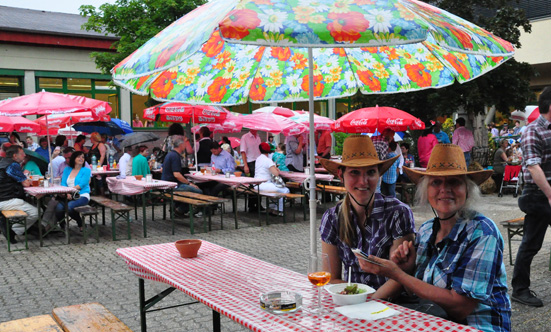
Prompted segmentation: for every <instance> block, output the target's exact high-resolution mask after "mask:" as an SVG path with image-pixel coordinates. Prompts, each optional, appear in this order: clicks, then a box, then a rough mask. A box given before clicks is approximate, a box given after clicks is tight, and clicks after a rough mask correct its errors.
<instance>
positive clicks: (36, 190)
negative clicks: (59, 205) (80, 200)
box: [24, 185, 77, 247]
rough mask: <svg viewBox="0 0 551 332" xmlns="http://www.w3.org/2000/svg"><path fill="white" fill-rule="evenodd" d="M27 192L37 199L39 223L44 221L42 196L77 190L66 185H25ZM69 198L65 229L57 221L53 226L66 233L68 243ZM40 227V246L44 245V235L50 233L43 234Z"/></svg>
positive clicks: (66, 203) (66, 208)
mask: <svg viewBox="0 0 551 332" xmlns="http://www.w3.org/2000/svg"><path fill="white" fill-rule="evenodd" d="M24 190H25V193H26V194H27V195H30V196H33V197H35V198H36V199H37V203H36V209H37V210H38V218H39V220H38V222H39V225H40V224H41V223H42V217H41V216H42V213H40V210H41V207H42V198H43V197H44V196H45V195H49V196H52V195H62V194H72V193H75V192H76V191H77V190H76V189H75V188H71V187H65V186H58V185H55V186H51V187H24ZM67 205H68V200H67V197H65V220H66V222H65V230H63V229H61V228H59V226H58V224H57V223H56V225H55V227H53V228H52V230H53V229H55V228H57V229H61V230H62V231H63V232H64V233H65V239H66V240H67V244H69V211H68V210H69V208H68V206H67ZM38 229H39V233H38V234H39V237H40V246H41V247H42V246H43V237H44V236H45V235H46V234H48V233H49V231H48V232H46V234H42V227H40V226H39V227H38Z"/></svg>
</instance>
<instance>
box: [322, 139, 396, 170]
mask: <svg viewBox="0 0 551 332" xmlns="http://www.w3.org/2000/svg"><path fill="white" fill-rule="evenodd" d="M399 157H400V156H395V157H392V158H390V159H386V160H382V161H381V160H379V156H378V155H377V151H376V150H375V146H374V145H373V141H371V138H369V136H367V135H353V136H349V137H347V138H346V139H345V140H344V143H343V147H342V162H340V163H338V162H336V161H332V160H329V159H320V163H321V165H322V166H323V167H325V169H326V170H327V171H328V172H329V173H331V174H333V175H335V176H338V170H339V167H341V166H344V167H367V166H379V174H380V175H382V174H383V173H384V172H386V170H387V169H388V168H389V167H390V166H392V163H394V161H395V160H396V159H398V158H399Z"/></svg>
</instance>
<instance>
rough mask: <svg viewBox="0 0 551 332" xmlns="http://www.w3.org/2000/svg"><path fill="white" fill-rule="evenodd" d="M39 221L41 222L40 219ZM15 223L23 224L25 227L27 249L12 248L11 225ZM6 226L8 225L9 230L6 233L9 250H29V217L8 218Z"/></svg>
mask: <svg viewBox="0 0 551 332" xmlns="http://www.w3.org/2000/svg"><path fill="white" fill-rule="evenodd" d="M37 222H40V221H39V220H38V221H37ZM13 224H21V225H23V228H24V229H25V233H24V236H25V249H14V250H11V243H10V240H11V239H10V233H11V232H10V230H11V226H12V225H13ZM6 227H7V230H8V234H6V237H7V239H8V252H12V251H21V250H28V249H29V243H28V242H27V218H13V219H12V218H10V219H8V218H6Z"/></svg>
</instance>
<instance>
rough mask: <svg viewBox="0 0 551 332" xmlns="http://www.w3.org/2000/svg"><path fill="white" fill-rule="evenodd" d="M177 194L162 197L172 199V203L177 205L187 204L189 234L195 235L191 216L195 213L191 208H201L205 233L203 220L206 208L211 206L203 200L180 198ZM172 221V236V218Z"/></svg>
mask: <svg viewBox="0 0 551 332" xmlns="http://www.w3.org/2000/svg"><path fill="white" fill-rule="evenodd" d="M178 194H179V193H178V192H174V194H173V195H172V196H171V195H170V194H168V193H165V194H164V196H165V197H166V198H169V199H172V200H173V201H174V202H178V203H182V204H189V232H190V233H191V234H195V223H194V220H193V219H194V216H193V215H194V214H195V212H194V211H193V208H194V207H199V208H203V231H204V232H205V233H206V232H207V224H206V222H205V220H206V208H207V207H210V206H212V204H211V203H209V202H205V201H203V200H199V199H197V198H191V197H186V196H180V195H178ZM171 213H174V211H171ZM172 220H173V222H172V234H174V227H175V224H174V218H172Z"/></svg>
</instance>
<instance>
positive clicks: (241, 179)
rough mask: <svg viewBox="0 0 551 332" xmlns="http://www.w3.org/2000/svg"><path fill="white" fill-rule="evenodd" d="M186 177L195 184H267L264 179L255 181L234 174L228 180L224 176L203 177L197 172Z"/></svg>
mask: <svg viewBox="0 0 551 332" xmlns="http://www.w3.org/2000/svg"><path fill="white" fill-rule="evenodd" d="M186 177H187V178H190V179H192V180H193V182H198V183H200V182H207V181H217V182H220V183H224V184H227V185H228V186H239V185H250V184H252V185H257V184H261V183H263V182H266V180H262V179H255V178H250V177H247V176H235V175H233V174H231V175H230V177H229V178H227V177H226V176H225V175H223V174H218V175H210V174H208V175H207V174H205V175H203V174H202V173H201V172H196V173H190V174H186Z"/></svg>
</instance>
